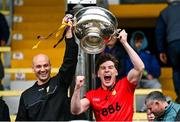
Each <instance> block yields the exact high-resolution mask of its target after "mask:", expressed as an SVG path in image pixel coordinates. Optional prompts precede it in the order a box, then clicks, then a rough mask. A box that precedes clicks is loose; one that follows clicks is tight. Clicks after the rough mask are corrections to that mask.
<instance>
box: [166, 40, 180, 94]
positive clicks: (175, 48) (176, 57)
mask: <svg viewBox="0 0 180 122" xmlns="http://www.w3.org/2000/svg"><path fill="white" fill-rule="evenodd" d="M168 56H169V60H170V63H171V65H172V68H173V82H174V88H175V92H176V94H177V96H179V97H180V39H179V40H176V41H174V42H172V43H170V44H169V45H168Z"/></svg>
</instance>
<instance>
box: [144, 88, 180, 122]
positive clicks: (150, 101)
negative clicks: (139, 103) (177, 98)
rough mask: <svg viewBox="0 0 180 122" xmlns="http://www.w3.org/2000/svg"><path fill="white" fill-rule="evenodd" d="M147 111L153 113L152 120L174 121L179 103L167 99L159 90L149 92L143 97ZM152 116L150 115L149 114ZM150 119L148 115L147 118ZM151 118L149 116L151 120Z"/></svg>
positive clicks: (179, 106) (179, 108)
mask: <svg viewBox="0 0 180 122" xmlns="http://www.w3.org/2000/svg"><path fill="white" fill-rule="evenodd" d="M145 104H146V107H147V112H148V113H149V114H150V113H151V114H154V116H155V118H154V121H176V119H177V116H178V111H179V110H180V105H179V104H176V103H174V102H172V101H170V100H169V101H168V100H167V99H166V97H165V96H164V95H163V94H162V93H161V92H159V91H153V92H151V93H149V94H148V95H147V97H146V99H145ZM151 117H152V116H151ZM148 119H150V117H149V118H148ZM152 119H153V118H151V121H152Z"/></svg>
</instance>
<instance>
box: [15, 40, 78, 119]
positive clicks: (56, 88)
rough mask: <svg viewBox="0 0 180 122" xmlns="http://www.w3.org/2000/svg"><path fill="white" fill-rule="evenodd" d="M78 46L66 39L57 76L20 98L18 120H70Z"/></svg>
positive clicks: (35, 85)
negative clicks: (70, 100) (71, 86)
mask: <svg viewBox="0 0 180 122" xmlns="http://www.w3.org/2000/svg"><path fill="white" fill-rule="evenodd" d="M77 54H78V46H77V44H76V43H75V41H74V38H72V39H66V51H65V56H64V60H63V64H62V66H61V68H60V69H59V72H58V74H57V75H56V76H54V77H52V78H50V79H49V81H48V82H47V83H46V84H43V85H42V86H39V85H38V84H37V82H36V83H35V84H34V85H33V86H32V87H31V88H29V89H27V90H26V91H25V92H23V93H22V95H21V98H20V104H19V110H18V114H17V117H16V121H20V120H23V121H25V120H30V121H38V120H39V121H40V120H41V121H42V120H43V121H48V120H51V121H59V120H70V119H71V117H70V102H69V98H68V96H67V93H68V87H69V85H70V83H71V82H72V81H73V76H74V74H75V69H76V64H77Z"/></svg>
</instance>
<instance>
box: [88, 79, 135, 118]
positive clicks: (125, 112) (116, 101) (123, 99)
mask: <svg viewBox="0 0 180 122" xmlns="http://www.w3.org/2000/svg"><path fill="white" fill-rule="evenodd" d="M135 87H136V86H135V85H133V84H131V83H130V82H129V81H128V80H127V77H125V78H123V79H121V80H119V81H118V82H117V83H116V84H115V86H114V88H113V89H111V90H103V89H102V88H101V87H100V88H98V89H96V90H91V91H89V92H87V94H86V98H87V99H88V100H89V101H90V104H91V106H92V109H93V111H94V114H95V118H96V121H132V118H133V104H134V91H135Z"/></svg>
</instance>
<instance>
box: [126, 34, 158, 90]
mask: <svg viewBox="0 0 180 122" xmlns="http://www.w3.org/2000/svg"><path fill="white" fill-rule="evenodd" d="M130 45H131V46H132V47H133V48H134V50H136V52H137V54H138V55H139V56H140V58H141V60H142V61H143V62H144V64H145V70H144V73H143V77H142V79H141V81H140V82H139V84H138V87H139V88H161V84H160V82H159V80H158V78H159V76H160V66H159V63H158V60H157V59H156V56H155V55H153V54H152V53H151V52H150V51H148V50H146V47H147V46H148V41H147V38H146V36H145V34H144V33H143V32H142V31H136V32H134V33H133V34H132V37H131V39H130ZM132 67H133V64H132V63H131V61H130V58H129V57H127V58H126V73H128V72H129V70H130V69H131V68H132Z"/></svg>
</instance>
